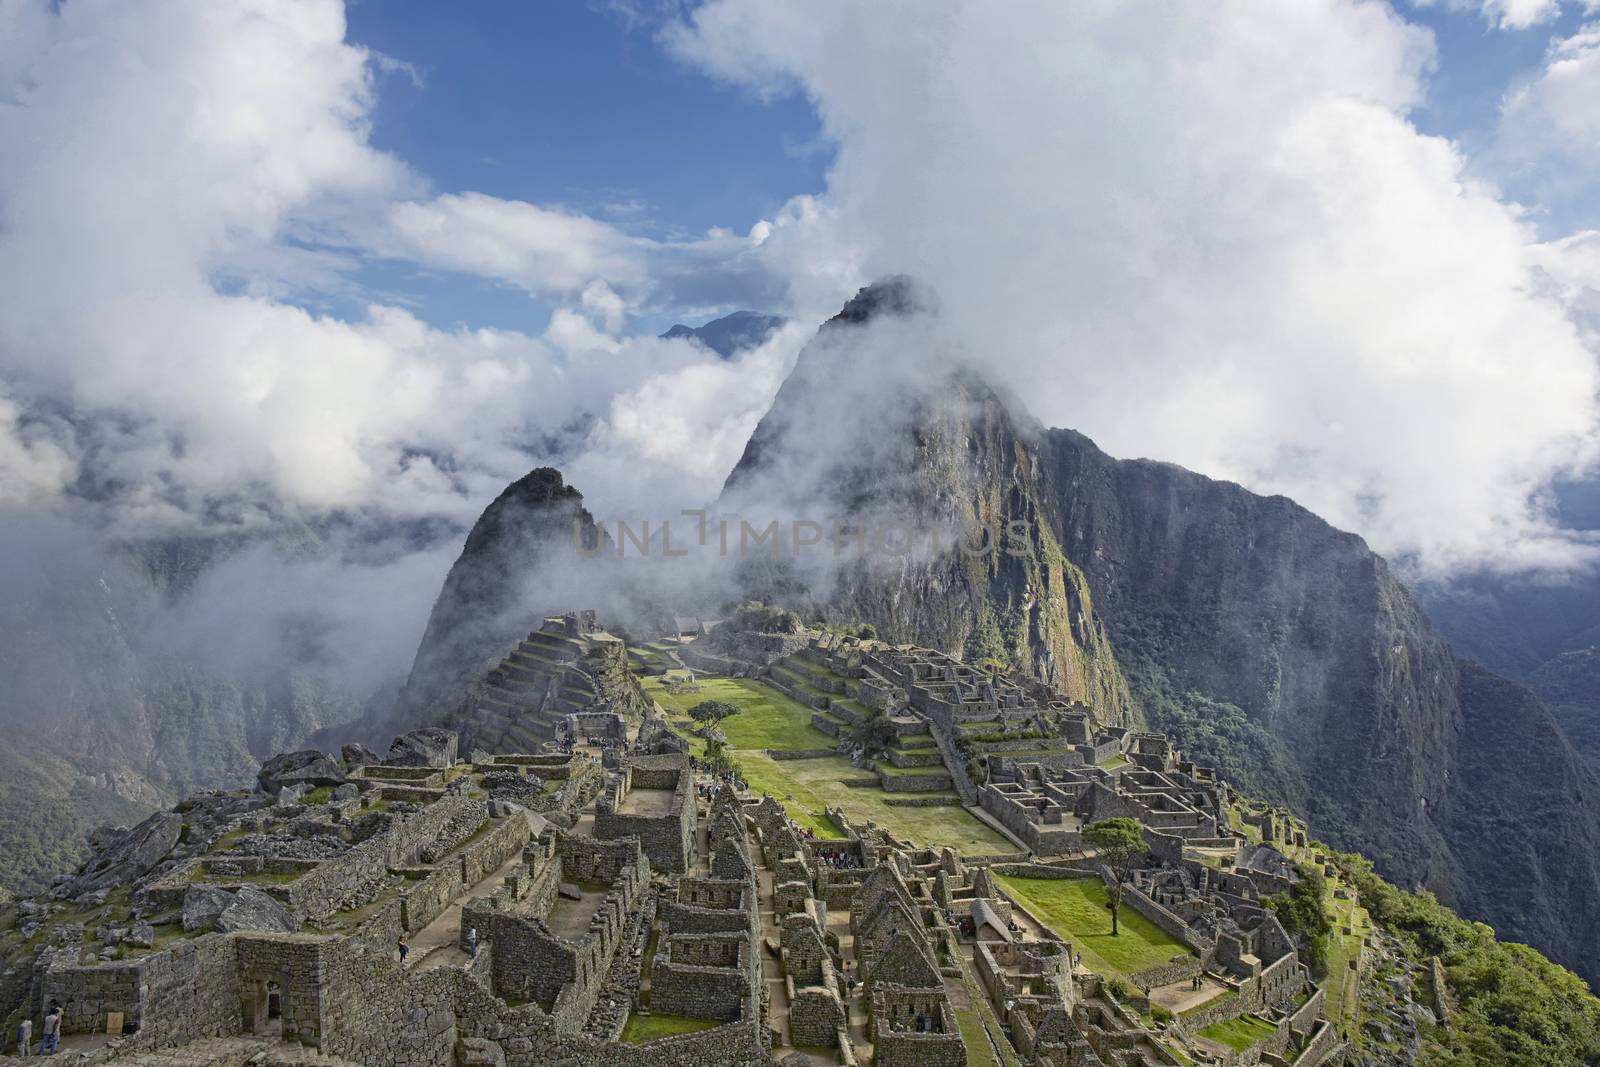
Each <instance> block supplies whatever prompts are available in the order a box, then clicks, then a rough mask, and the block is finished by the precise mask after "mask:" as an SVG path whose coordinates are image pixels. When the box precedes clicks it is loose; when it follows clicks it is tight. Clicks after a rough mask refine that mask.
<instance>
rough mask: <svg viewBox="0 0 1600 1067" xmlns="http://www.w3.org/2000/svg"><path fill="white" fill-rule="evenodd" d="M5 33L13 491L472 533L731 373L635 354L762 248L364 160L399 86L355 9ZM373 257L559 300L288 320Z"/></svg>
mask: <svg viewBox="0 0 1600 1067" xmlns="http://www.w3.org/2000/svg"><path fill="white" fill-rule="evenodd" d="M0 20H3V26H0V29H3V32H0V146H3V149H0V288H3V290H4V292H5V293H6V299H5V301H4V303H3V305H0V396H3V397H5V398H6V399H5V401H4V404H3V406H0V431H3V432H0V473H3V474H4V476H5V479H4V480H5V483H6V494H7V497H8V498H10V497H14V496H22V497H25V498H27V499H29V500H33V501H36V502H43V501H47V500H48V499H49V498H50V497H52V496H53V495H57V494H59V493H60V492H61V491H62V490H63V489H64V488H65V487H66V486H67V485H68V484H70V483H73V482H75V481H77V480H79V479H86V480H87V481H88V482H89V483H92V485H93V487H94V491H95V495H96V498H97V499H100V500H104V501H107V502H109V506H110V507H111V508H112V509H113V512H114V514H115V516H116V519H117V521H118V522H119V523H121V524H123V531H124V532H125V533H135V532H138V531H141V530H142V531H146V532H159V531H163V530H168V529H174V528H192V527H193V526H194V525H195V524H197V523H204V524H214V523H218V522H220V523H222V524H224V525H231V526H236V525H254V524H259V523H262V522H266V521H271V519H272V518H273V517H274V516H275V515H276V516H281V515H282V514H283V513H285V512H287V513H289V514H290V515H293V514H296V513H300V514H307V515H316V514H323V513H327V512H329V511H358V512H359V511H363V510H374V511H377V512H380V513H383V514H388V515H399V516H440V515H443V516H448V517H450V518H453V519H456V520H458V521H470V519H471V518H472V517H474V515H475V513H476V511H477V509H478V508H479V507H481V506H482V504H483V502H484V501H486V500H487V499H488V498H490V497H492V496H493V494H494V493H496V492H498V490H499V489H500V488H501V487H503V486H504V484H505V483H506V482H508V481H510V480H511V479H513V478H515V477H518V476H520V475H521V474H523V473H525V472H526V471H527V469H528V468H529V467H530V466H532V465H534V464H535V463H536V462H538V461H539V460H540V459H544V458H550V457H559V456H560V455H561V454H562V453H563V452H566V451H570V450H571V449H572V448H573V447H575V446H577V445H579V444H581V441H582V436H583V433H584V426H583V418H584V417H585V413H592V414H597V413H600V412H603V411H605V410H606V408H607V406H608V405H609V404H610V401H611V398H612V397H613V396H614V395H617V394H618V393H619V392H621V391H624V390H627V389H631V388H633V387H635V386H637V385H639V383H640V382H641V381H645V380H647V379H648V378H649V377H650V376H651V375H653V374H657V373H661V374H672V373H676V372H677V371H679V370H681V369H682V368H683V367H684V366H686V365H688V364H690V363H693V362H697V361H704V360H705V359H706V358H707V357H706V356H705V355H704V353H701V352H698V351H697V350H694V349H692V348H690V347H689V346H685V345H674V346H663V345H659V344H657V343H656V342H654V341H653V340H651V341H642V342H637V343H628V344H623V343H621V342H619V340H618V338H617V336H616V335H617V334H618V332H619V331H620V330H621V329H622V327H623V325H624V319H625V315H626V313H627V312H628V311H629V310H630V306H631V304H630V302H631V301H635V300H638V299H642V298H644V297H645V296H646V295H648V294H649V293H650V292H653V291H655V290H656V289H657V288H659V287H660V286H661V285H663V284H668V285H678V286H680V287H681V288H683V289H684V290H685V291H692V289H693V284H694V282H695V279H696V278H697V277H701V276H703V275H704V274H705V273H706V272H704V271H702V270H701V268H702V267H705V268H707V269H708V270H710V271H722V272H723V276H724V278H736V277H737V275H738V274H739V272H741V271H743V272H745V273H747V274H749V276H750V277H752V278H754V277H756V272H755V268H754V267H753V266H752V265H750V264H748V263H746V264H745V265H743V266H740V265H739V262H738V261H739V259H740V257H741V256H743V255H744V254H745V253H746V252H747V251H748V250H749V249H750V248H752V247H753V244H752V240H751V239H750V238H748V237H738V236H735V235H731V234H724V235H715V236H713V237H708V238H706V239H704V240H701V241H697V242H691V243H689V244H688V245H686V246H684V250H683V252H682V254H681V255H679V254H678V253H677V252H676V251H673V250H670V249H669V250H668V251H667V252H662V251H661V246H657V245H655V244H653V243H652V242H648V241H642V240H637V239H634V238H632V237H629V236H628V235H626V234H624V233H623V232H622V231H620V230H618V229H616V228H615V227H612V226H610V225H608V224H605V223H602V222H597V221H595V220H593V219H589V218H586V217H584V216H581V215H577V214H573V213H570V212H565V211H561V210H557V209H551V208H541V207H538V206H535V205H532V204H526V203H520V202H514V201H506V200H499V199H496V198H493V197H487V196H482V195H479V194H474V193H462V194H443V195H434V194H431V193H430V192H429V190H428V189H427V188H426V184H425V182H424V181H423V179H422V178H421V177H419V176H418V175H416V174H415V173H413V172H412V171H411V170H410V169H409V168H408V167H407V166H406V165H404V164H403V163H401V162H400V161H398V160H396V159H394V158H393V157H391V156H388V155H386V154H384V153H382V152H379V151H377V150H375V149H374V148H373V147H372V146H371V145H370V144H369V143H368V132H369V131H368V122H369V117H370V114H371V109H372V107H373V104H374V102H375V89H374V70H376V69H379V68H383V69H396V68H395V64H394V63H393V62H392V61H388V60H386V59H384V58H383V57H379V56H375V55H373V54H371V53H369V52H367V51H365V50H363V49H361V48H359V47H356V46H354V45H351V44H349V43H348V42H346V41H345V39H344V34H345V24H344V17H343V6H342V4H341V3H339V2H338V0H304V2H299V0H252V2H248V3H235V4H212V3H206V2H198V0H161V2H156V3H150V4H141V5H138V6H137V7H134V6H129V5H126V4H121V3H116V2H112V0H73V2H72V3H69V4H63V5H59V6H57V5H52V4H50V3H49V2H48V0H24V2H19V3H10V4H5V5H4V6H3V7H0ZM319 242H320V243H321V244H320V246H319ZM330 242H331V244H332V247H329V246H328V243H330ZM372 253H376V254H380V255H392V256H400V257H404V258H407V259H410V260H413V261H415V262H418V263H422V264H425V265H431V266H437V267H443V268H447V269H452V270H463V271H470V272H473V273H477V274H481V275H484V276H487V277H491V278H495V279H498V280H501V281H504V282H506V283H507V284H512V285H517V286H521V287H522V288H525V289H526V290H528V291H529V292H530V293H532V294H535V295H538V296H540V297H542V298H545V299H548V300H552V301H556V302H558V303H560V304H561V305H562V306H561V307H560V308H559V309H558V311H557V313H556V315H555V317H554V318H553V319H552V321H551V323H550V326H549V328H548V330H547V331H546V332H545V334H544V335H543V336H540V337H534V336H529V335H526V334H521V333H515V332H508V331H500V330H479V329H472V328H468V327H462V328H459V329H456V330H449V331H447V330H439V329H435V328H432V327H430V326H428V325H426V324H425V323H423V322H421V321H420V320H418V319H417V318H416V317H415V316H414V315H413V314H411V313H410V312H408V311H406V310H404V309H402V308H398V307H394V306H388V305H385V304H373V305H372V306H370V307H369V308H368V309H367V311H366V313H365V315H363V316H361V317H359V318H357V319H356V320H355V321H341V320H340V319H338V318H333V317H328V316H324V315H318V314H314V313H312V312H309V311H307V310H305V309H304V308H302V307H299V306H295V305H294V304H292V303H288V302H286V298H287V297H288V296H290V295H303V294H309V295H311V296H312V297H313V298H317V297H326V296H327V295H328V294H329V293H330V292H339V291H340V287H341V286H346V285H347V283H346V281H345V280H344V278H343V275H344V273H345V272H347V271H348V270H349V269H350V267H351V266H352V264H354V263H356V262H358V261H359V260H360V258H361V257H362V256H364V255H368V254H372ZM650 257H654V258H650ZM664 257H665V258H664ZM667 259H670V260H671V262H667V261H666V260H667ZM725 263H726V264H732V266H725V265H724V264H725ZM652 272H655V273H658V274H660V275H661V276H662V278H664V279H666V281H665V282H661V281H658V280H656V279H655V278H653V277H652ZM673 272H679V273H680V275H681V277H680V278H678V280H673V279H674V274H673ZM702 284H714V283H702ZM349 291H351V290H349V289H346V290H345V292H344V295H348V292H349ZM41 412H51V413H54V414H53V415H52V416H51V417H50V418H45V417H43V415H42V414H39V413H41Z"/></svg>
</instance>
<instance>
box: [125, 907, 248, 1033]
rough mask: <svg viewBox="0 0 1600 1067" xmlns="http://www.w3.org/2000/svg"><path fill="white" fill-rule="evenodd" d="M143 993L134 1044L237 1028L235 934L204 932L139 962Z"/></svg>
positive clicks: (237, 989) (237, 981)
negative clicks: (230, 935)
mask: <svg viewBox="0 0 1600 1067" xmlns="http://www.w3.org/2000/svg"><path fill="white" fill-rule="evenodd" d="M140 971H141V977H142V981H143V983H144V997H143V1004H142V1007H141V1012H140V1016H141V1017H140V1024H139V1033H138V1036H137V1037H136V1038H135V1039H134V1043H135V1045H136V1047H141V1048H161V1047H166V1046H172V1045H183V1044H187V1043H188V1042H190V1041H198V1040H200V1039H201V1038H207V1037H222V1036H225V1035H228V1034H235V1033H238V1032H239V1030H240V1029H241V1027H242V1025H243V1019H242V1017H241V1013H240V1003H239V979H238V951H237V947H236V946H235V944H234V939H233V938H232V937H229V936H227V935H225V934H208V935H206V936H205V937H199V938H195V939H194V940H191V941H179V942H176V943H175V944H173V945H172V947H171V948H168V949H166V950H165V951H163V952H158V953H155V954H154V955H151V956H148V957H146V958H145V959H143V960H141V961H140Z"/></svg>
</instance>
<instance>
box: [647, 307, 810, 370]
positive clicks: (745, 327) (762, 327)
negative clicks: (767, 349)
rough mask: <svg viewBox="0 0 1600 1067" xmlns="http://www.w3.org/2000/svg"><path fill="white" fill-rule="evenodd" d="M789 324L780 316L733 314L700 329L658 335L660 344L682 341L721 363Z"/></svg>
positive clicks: (678, 329) (679, 326)
mask: <svg viewBox="0 0 1600 1067" xmlns="http://www.w3.org/2000/svg"><path fill="white" fill-rule="evenodd" d="M787 321H788V320H787V319H785V318H784V317H783V316H781V315H767V314H763V313H762V312H759V311H735V312H733V313H732V314H729V315H724V316H722V318H720V319H712V320H711V321H710V322H708V323H705V324H704V325H701V326H685V325H684V324H683V323H681V322H680V323H677V324H675V325H674V326H673V327H672V328H671V329H669V330H668V331H667V332H666V333H664V334H662V335H661V338H662V340H665V341H671V340H677V339H684V340H689V341H693V342H695V343H696V344H700V345H703V346H705V347H706V348H709V349H711V351H713V352H715V353H716V354H717V355H719V356H721V357H722V358H723V359H732V358H733V357H734V356H736V355H738V354H739V353H740V352H743V351H744V350H745V349H747V348H754V347H756V346H757V345H759V344H761V343H762V342H764V341H765V340H766V339H767V338H768V337H770V336H772V333H773V331H774V330H777V329H778V328H779V327H781V326H782V325H783V324H784V323H785V322H787Z"/></svg>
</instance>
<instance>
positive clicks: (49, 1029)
mask: <svg viewBox="0 0 1600 1067" xmlns="http://www.w3.org/2000/svg"><path fill="white" fill-rule="evenodd" d="M60 1047H61V1005H59V1004H52V1005H50V1014H49V1015H46V1016H45V1017H44V1036H43V1037H41V1038H40V1039H39V1055H41V1056H53V1055H55V1052H56V1049H58V1048H60Z"/></svg>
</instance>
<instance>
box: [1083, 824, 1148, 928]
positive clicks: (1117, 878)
mask: <svg viewBox="0 0 1600 1067" xmlns="http://www.w3.org/2000/svg"><path fill="white" fill-rule="evenodd" d="M1083 839H1084V841H1085V842H1087V843H1088V845H1089V847H1090V848H1092V849H1094V850H1095V854H1096V857H1097V858H1098V859H1099V860H1100V862H1101V863H1104V864H1105V865H1106V866H1107V867H1110V868H1111V874H1112V882H1111V889H1110V892H1109V893H1108V894H1107V897H1108V900H1109V903H1110V904H1111V933H1112V934H1113V935H1114V934H1116V933H1118V932H1119V931H1118V930H1117V909H1118V908H1120V907H1121V906H1122V887H1123V883H1125V882H1126V881H1127V880H1128V872H1129V871H1131V870H1132V869H1133V861H1134V860H1136V859H1138V858H1139V857H1140V856H1143V855H1144V854H1145V852H1146V851H1147V849H1146V848H1145V843H1144V834H1143V833H1142V832H1140V830H1139V824H1138V823H1137V822H1135V821H1133V820H1132V819H1101V820H1100V821H1099V822H1095V823H1090V824H1089V825H1088V826H1087V827H1086V828H1085V829H1084V831H1083Z"/></svg>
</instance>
